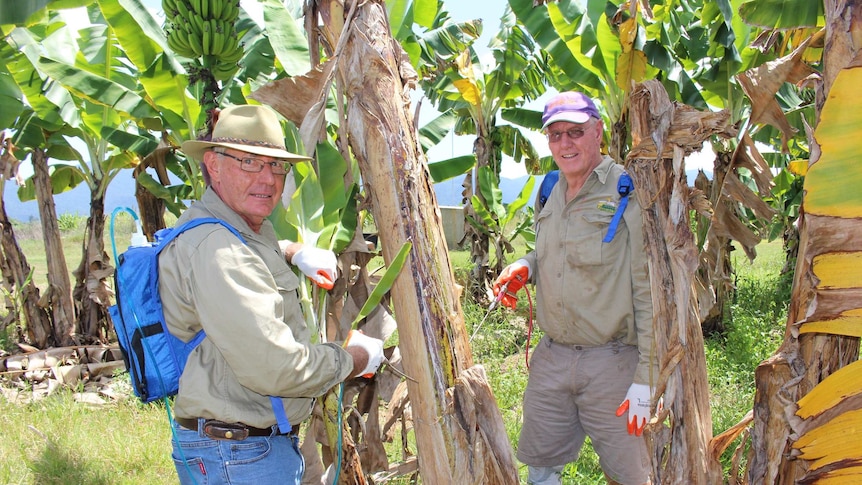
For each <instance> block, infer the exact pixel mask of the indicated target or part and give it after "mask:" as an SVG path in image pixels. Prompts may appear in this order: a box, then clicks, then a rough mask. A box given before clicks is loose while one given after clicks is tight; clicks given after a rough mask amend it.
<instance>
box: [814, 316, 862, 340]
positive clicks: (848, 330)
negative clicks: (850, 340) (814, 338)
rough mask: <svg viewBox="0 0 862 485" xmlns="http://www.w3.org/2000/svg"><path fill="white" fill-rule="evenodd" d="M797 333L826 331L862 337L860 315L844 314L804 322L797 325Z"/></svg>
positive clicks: (861, 318) (861, 319)
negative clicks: (828, 318) (829, 318)
mask: <svg viewBox="0 0 862 485" xmlns="http://www.w3.org/2000/svg"><path fill="white" fill-rule="evenodd" d="M799 333H828V334H833V335H844V336H847V337H862V317H860V316H858V315H847V314H845V315H842V316H840V317H838V318H834V319H831V320H817V321H811V322H805V324H803V325H802V326H801V327H799Z"/></svg>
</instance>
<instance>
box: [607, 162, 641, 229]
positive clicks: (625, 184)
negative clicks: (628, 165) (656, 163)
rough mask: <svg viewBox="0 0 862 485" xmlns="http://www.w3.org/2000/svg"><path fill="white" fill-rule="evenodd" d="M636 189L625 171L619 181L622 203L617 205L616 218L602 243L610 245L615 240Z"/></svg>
mask: <svg viewBox="0 0 862 485" xmlns="http://www.w3.org/2000/svg"><path fill="white" fill-rule="evenodd" d="M634 189H635V186H634V183H633V182H632V178H631V176H630V175H629V174H628V172H625V171H623V173H622V174H620V178H619V180H617V192H619V194H620V201H619V203H617V210H616V211H615V212H614V217H613V219H611V223H610V225H609V226H608V232H607V234H605V238H604V239H602V242H606V243H609V242H611V241H613V240H614V236H615V235H616V233H617V226H619V225H620V219H622V218H623V214H624V213H625V212H626V207H628V205H629V195H630V194H631V193H632V191H633V190H634Z"/></svg>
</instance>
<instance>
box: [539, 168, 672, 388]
mask: <svg viewBox="0 0 862 485" xmlns="http://www.w3.org/2000/svg"><path fill="white" fill-rule="evenodd" d="M622 172H623V167H622V166H621V165H618V164H616V163H614V161H613V159H611V158H609V157H605V158H604V160H602V162H601V163H600V164H599V166H598V167H596V169H595V170H594V171H593V172H592V173H591V174H590V176H589V178H588V179H587V181H586V182H585V183H584V186H583V187H582V188H581V190H580V192H578V194H577V195H576V196H575V198H574V199H572V200H571V201H570V202H569V203H566V201H565V194H566V189H567V187H568V184H567V182H566V178H565V177H563V176H562V174H561V176H560V180H559V181H558V182H557V184H556V185H555V186H554V188H553V190H552V191H551V194H550V196H549V197H548V200H547V202H546V203H545V206H544V207H543V208H542V209H541V212H540V213H539V214H538V215H536V247H535V250H534V251H533V252H531V253H529V254H527V255H526V256H525V257H524V259H526V260H527V261H528V262H529V263H530V268H531V270H532V273H531V277H530V279H531V281H533V282H534V283H535V284H536V322H537V324H538V325H539V326H540V327H541V328H542V330H544V332H545V334H546V335H547V336H548V337H550V338H551V339H553V340H554V341H555V342H559V343H563V344H571V345H585V346H596V345H604V344H607V343H609V342H612V341H618V342H620V343H623V344H628V345H636V346H637V348H638V351H639V354H640V358H639V364H638V368H637V371H636V373H635V376H634V382H636V383H639V384H651V383H654V382H655V379H656V378H657V375H655V374H654V370H655V367H653V372H652V376H651V370H650V363H651V362H653V363H654V362H655V361H656V359H655V355H654V354H653V350H652V349H653V328H652V319H653V311H652V299H651V294H650V282H649V275H648V272H647V271H648V270H647V257H646V253H645V250H644V239H643V218H642V215H641V208H640V205H639V204H638V201H637V198H636V196H635V194H634V193H632V194H631V195H630V196H629V202H628V207H627V209H626V212H625V217H623V219H622V220H621V221H620V224H619V226H618V227H617V230H616V234H615V236H614V238H613V240H612V241H611V242H609V243H605V242H602V239H603V238H604V237H605V234H606V233H607V231H608V226H609V225H610V222H611V219H612V218H613V216H614V212H615V210H616V207H617V204H618V203H619V201H620V195H619V192H618V191H617V181H618V179H619V177H620V174H621V173H622ZM653 365H654V364H653Z"/></svg>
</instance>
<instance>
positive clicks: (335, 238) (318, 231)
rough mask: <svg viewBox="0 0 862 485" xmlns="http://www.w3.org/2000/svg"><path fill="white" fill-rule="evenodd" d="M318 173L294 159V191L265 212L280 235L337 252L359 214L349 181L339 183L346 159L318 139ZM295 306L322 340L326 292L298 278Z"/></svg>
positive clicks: (350, 235) (350, 234) (355, 189)
mask: <svg viewBox="0 0 862 485" xmlns="http://www.w3.org/2000/svg"><path fill="white" fill-rule="evenodd" d="M316 153H317V163H318V166H319V167H320V174H319V175H318V173H317V172H316V171H315V170H314V167H313V166H312V165H311V164H310V163H298V164H296V165H294V169H293V170H292V171H291V172H292V174H293V182H294V184H295V186H296V190H295V191H294V192H293V193H292V194H290V200H289V202H288V203H287V205H286V207H285V206H279V207H278V208H277V209H276V211H274V212H273V214H272V215H271V216H270V220H271V221H272V222H273V225H274V227H275V230H276V233H277V234H278V235H279V237H282V238H285V239H288V240H291V241H295V242H301V243H304V244H310V245H312V246H316V247H320V248H323V249H328V250H331V251H333V252H335V253H336V254H339V253H340V252H342V251H343V250H344V249H345V248H346V247H347V246H348V245H349V244H350V241H351V240H352V239H353V235H354V233H355V232H356V227H357V222H358V220H359V214H358V212H357V200H356V199H357V195H358V192H359V188H358V187H357V186H356V185H355V184H353V185H352V186H351V187H349V188H345V187H344V175H345V174H346V173H347V162H346V161H345V160H344V159H343V158H342V157H341V154H340V153H339V152H338V150H336V149H335V147H333V146H332V145H330V144H329V143H326V142H323V143H321V144H319V145H318V147H317V151H316ZM300 281H301V283H300V304H301V305H302V307H303V309H304V312H303V314H304V315H305V319H306V323H307V324H308V327H309V329H311V330H312V335H315V336H316V337H317V341H325V340H326V330H327V329H326V325H325V319H324V317H325V315H326V310H327V305H326V299H325V298H326V292H323V291H321V290H320V288H318V287H317V286H316V285H314V284H313V283H312V282H311V280H309V279H308V278H300Z"/></svg>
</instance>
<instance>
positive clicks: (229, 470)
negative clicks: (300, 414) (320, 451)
mask: <svg viewBox="0 0 862 485" xmlns="http://www.w3.org/2000/svg"><path fill="white" fill-rule="evenodd" d="M174 432H175V433H176V439H174V440H171V445H172V447H173V453H172V454H171V457H172V458H173V459H174V466H175V467H176V468H177V475H178V476H179V479H180V483H181V484H182V485H216V484H225V485H239V484H250V485H268V484H273V485H275V484H278V485H282V484H296V485H299V484H300V482H301V481H302V474H303V472H305V461H304V460H303V458H302V454H301V453H300V452H299V438H298V437H296V436H294V435H276V436H249V437H248V438H246V439H245V440H243V441H231V440H214V439H212V438H210V437H208V436H206V435H205V434H204V433H203V432H202V431H192V430H189V429H186V428H183V427H182V426H179V425H178V424H176V423H174ZM177 441H179V446H178V444H177Z"/></svg>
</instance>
